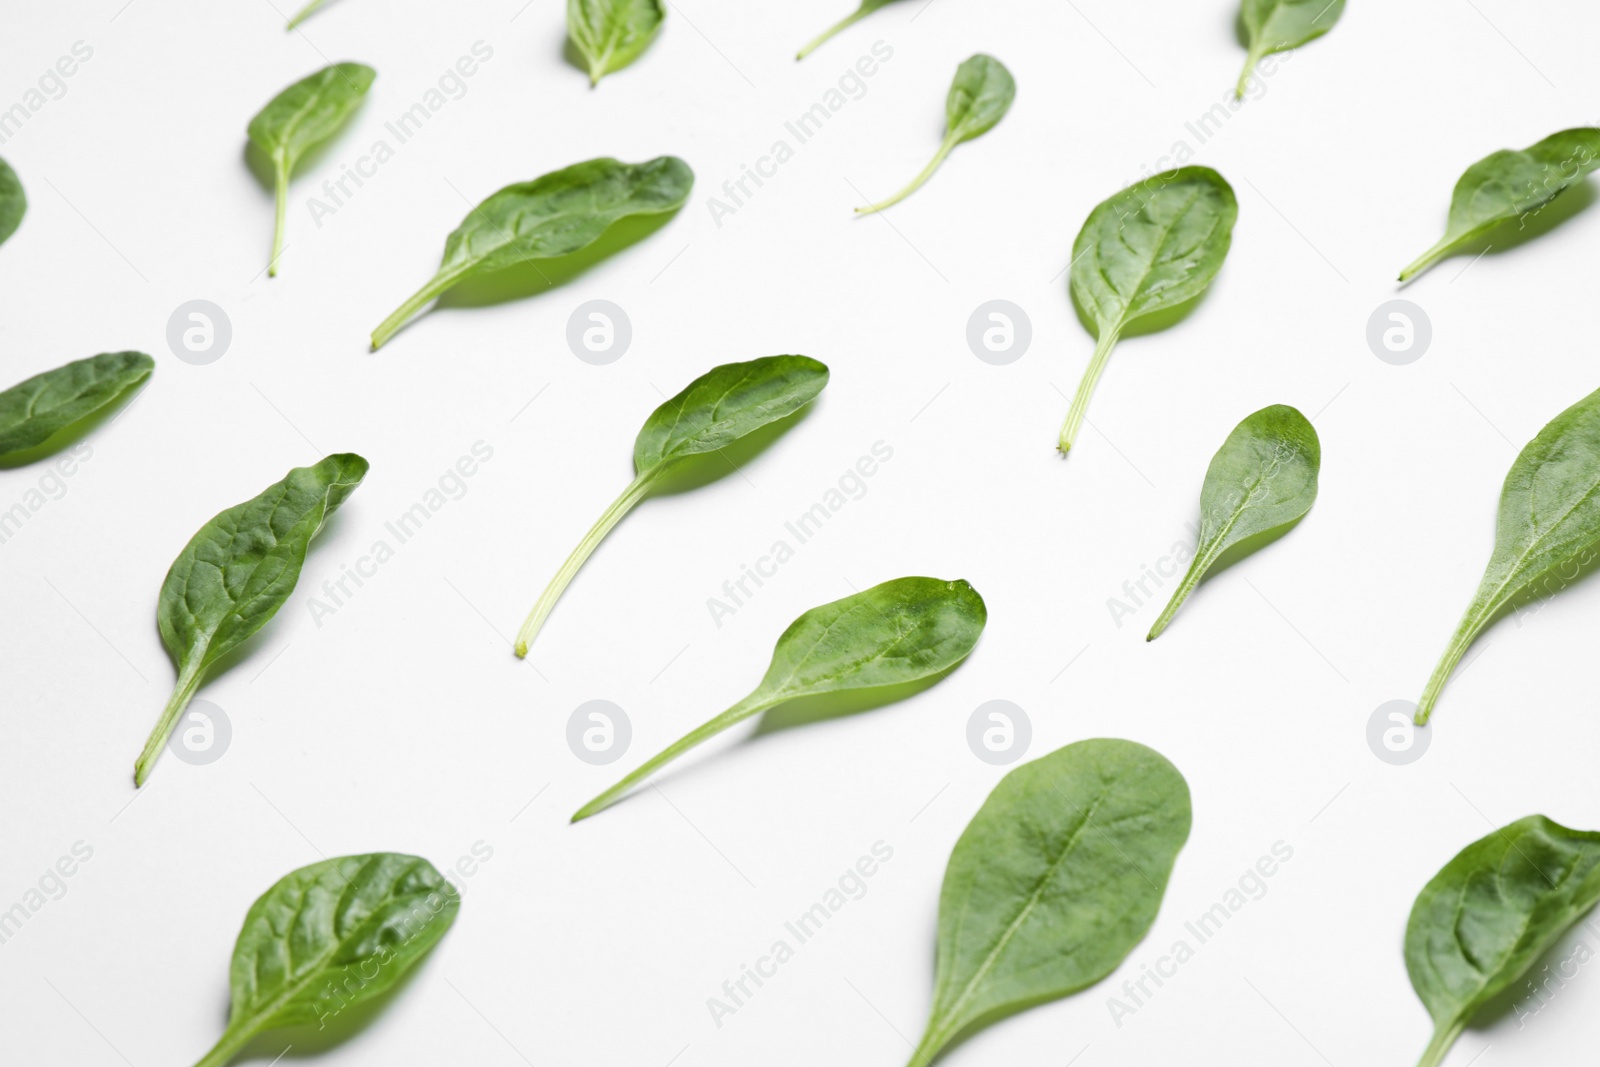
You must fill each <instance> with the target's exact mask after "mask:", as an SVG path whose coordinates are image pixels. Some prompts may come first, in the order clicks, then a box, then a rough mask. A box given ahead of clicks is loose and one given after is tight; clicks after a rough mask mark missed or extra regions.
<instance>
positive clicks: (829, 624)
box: [572, 578, 989, 822]
mask: <svg viewBox="0 0 1600 1067" xmlns="http://www.w3.org/2000/svg"><path fill="white" fill-rule="evenodd" d="M988 619H989V611H988V609H987V608H986V607H985V606H984V603H983V598H982V597H981V596H979V595H978V591H977V590H976V589H974V588H972V586H970V585H968V584H967V583H966V582H964V581H954V582H947V581H943V580H941V579H938V578H897V579H895V580H894V581H890V582H884V583H883V584H882V585H875V586H873V587H872V588H871V589H868V590H866V591H865V592H861V593H856V594H855V595H854V596H847V597H845V598H844V599H843V600H835V601H834V602H833V603H831V604H824V605H822V606H821V607H817V608H812V609H811V610H810V611H808V612H806V613H805V614H804V615H802V616H800V617H799V618H798V619H796V620H795V621H794V622H792V623H790V624H789V628H788V629H787V630H785V631H783V635H782V636H781V637H779V638H778V644H777V647H776V648H774V649H773V652H772V663H771V665H770V666H768V667H767V674H766V677H764V678H762V679H761V684H760V685H758V686H756V688H755V690H754V692H752V693H751V694H750V695H749V696H747V697H745V698H744V699H743V700H741V701H739V702H738V703H737V704H735V705H734V706H733V707H731V708H729V709H728V710H727V711H724V712H723V713H722V714H721V715H718V716H717V717H716V718H714V719H711V720H710V721H709V722H707V723H705V724H704V725H702V726H699V727H697V728H696V729H694V730H692V731H690V732H689V733H688V734H686V735H684V736H683V737H681V738H679V739H678V740H677V741H675V742H673V743H672V744H671V745H668V746H667V747H666V748H665V749H664V750H662V752H661V753H659V754H658V755H656V756H654V757H652V758H651V759H649V760H647V761H645V763H644V764H643V765H642V766H640V767H639V769H638V770H636V771H634V772H633V773H632V774H629V775H628V776H626V777H625V778H623V779H622V780H621V781H620V782H618V783H617V784H616V785H614V786H612V787H611V788H610V789H607V790H606V791H605V792H604V793H601V794H600V795H599V796H597V797H595V798H594V799H593V800H591V801H589V803H587V804H585V805H584V806H583V807H581V808H579V809H578V811H577V813H576V814H574V815H573V816H572V821H573V822H577V821H579V820H580V819H587V818H589V817H590V816H591V815H596V814H599V813H600V812H601V811H604V810H605V809H606V808H608V807H610V806H611V805H612V804H615V803H616V802H617V801H618V800H619V799H621V798H622V795H623V794H624V793H626V792H627V791H628V790H629V789H632V788H633V787H634V786H635V785H638V784H639V783H640V782H642V781H644V780H645V779H646V778H648V777H649V776H650V775H652V774H654V773H655V772H656V771H658V770H660V769H661V768H662V767H664V766H666V765H667V764H668V763H671V762H672V761H673V760H675V759H677V758H678V757H679V756H681V755H683V754H684V753H685V752H687V751H689V750H690V749H691V748H694V747H695V746H696V745H698V744H700V743H701V742H703V741H705V740H707V739H709V738H712V737H715V736H716V735H717V734H720V733H721V732H722V731H724V730H726V729H728V727H730V726H733V725H735V724H737V723H741V722H743V721H744V720H746V719H748V718H750V717H751V716H753V715H759V714H760V713H761V712H763V711H765V710H767V709H768V708H771V707H775V706H777V705H779V704H782V703H784V702H785V701H789V700H794V699H796V698H797V697H809V696H817V695H820V694H824V693H843V692H848V691H851V690H860V689H882V688H884V687H885V686H896V685H904V684H906V683H908V682H915V681H918V680H920V679H924V678H931V677H934V676H935V675H937V674H939V673H940V672H941V671H945V670H948V669H949V668H951V667H954V666H955V665H956V664H958V663H960V662H961V661H962V660H963V659H966V657H967V653H969V652H971V651H972V648H973V646H974V645H976V644H977V643H978V635H979V634H981V633H983V627H984V623H986V622H987V621H988Z"/></svg>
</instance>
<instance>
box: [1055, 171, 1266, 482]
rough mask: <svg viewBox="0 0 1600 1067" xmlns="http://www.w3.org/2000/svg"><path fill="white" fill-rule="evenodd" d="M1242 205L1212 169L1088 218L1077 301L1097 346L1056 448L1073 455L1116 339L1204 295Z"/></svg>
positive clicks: (1076, 249) (1154, 181)
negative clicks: (1141, 322)
mask: <svg viewBox="0 0 1600 1067" xmlns="http://www.w3.org/2000/svg"><path fill="white" fill-rule="evenodd" d="M1238 217H1239V202H1238V201H1237V200H1236V199H1234V195H1233V187H1232V186H1230V185H1229V184H1228V183H1227V182H1226V181H1225V180H1223V177H1222V175H1220V174H1218V173H1217V172H1216V171H1214V170H1212V169H1211V168H1210V167H1184V168H1182V169H1181V170H1174V171H1168V172H1167V173H1165V174H1157V175H1155V176H1154V177H1151V178H1146V179H1145V180H1144V181H1142V182H1139V183H1138V184H1137V185H1131V186H1129V187H1128V188H1126V189H1124V190H1122V192H1120V193H1117V194H1116V195H1115V196H1113V197H1111V199H1109V200H1107V201H1105V202H1104V203H1102V204H1101V205H1100V206H1099V207H1097V208H1095V209H1094V210H1093V211H1091V212H1090V213H1089V219H1088V221H1086V222H1085V223H1084V224H1083V229H1082V230H1081V231H1080V232H1079V233H1078V239H1077V240H1076V241H1074V242H1073V245H1072V296H1073V298H1074V299H1075V300H1076V301H1077V302H1078V307H1079V308H1081V309H1082V310H1083V313H1084V314H1085V315H1086V316H1087V317H1088V318H1089V319H1090V320H1092V321H1093V322H1094V325H1095V333H1096V335H1097V343H1096V345H1095V349H1094V356H1093V357H1092V358H1091V359H1090V361H1089V369H1088V370H1087V371H1085V372H1084V375H1083V380H1082V381H1081V382H1080V383H1079V384H1078V392H1077V394H1076V395H1074V396H1073V398H1072V407H1071V409H1070V410H1069V411H1068V412H1067V421H1066V423H1065V424H1064V425H1063V426H1062V427H1061V440H1060V442H1059V444H1058V445H1057V447H1059V448H1060V449H1061V451H1062V452H1066V451H1068V450H1069V449H1071V448H1072V442H1073V441H1074V440H1075V439H1076V438H1077V435H1078V428H1079V427H1080V426H1081V425H1082V423H1083V416H1084V412H1085V411H1086V410H1088V407H1089V397H1090V396H1091V395H1092V394H1093V393H1094V387H1095V383H1097V382H1098V381H1099V380H1100V374H1101V372H1103V371H1104V370H1105V369H1106V360H1107V359H1108V358H1109V357H1110V355H1111V349H1112V348H1113V347H1114V346H1115V345H1116V343H1117V338H1118V337H1120V336H1121V335H1122V331H1123V330H1125V329H1127V327H1128V326H1129V325H1130V324H1132V323H1134V322H1136V321H1137V320H1139V319H1142V318H1144V317H1146V316H1149V315H1154V314H1157V313H1158V312H1163V311H1171V310H1172V309H1174V308H1176V307H1177V306H1178V305H1181V304H1183V303H1185V302H1187V301H1189V300H1193V299H1194V298H1196V297H1198V296H1199V295H1200V294H1201V293H1203V292H1205V289H1206V287H1207V286H1208V285H1210V284H1211V279H1213V278H1215V277H1216V276H1217V272H1218V271H1219V270H1221V269H1222V261H1223V260H1224V259H1226V258H1227V256H1228V247H1229V245H1230V244H1232V242H1233V224H1234V220H1236V219H1237V218H1238Z"/></svg>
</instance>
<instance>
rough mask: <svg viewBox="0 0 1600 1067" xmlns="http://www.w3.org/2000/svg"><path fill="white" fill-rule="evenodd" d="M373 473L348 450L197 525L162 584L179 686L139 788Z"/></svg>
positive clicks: (163, 619) (139, 768) (160, 608)
mask: <svg viewBox="0 0 1600 1067" xmlns="http://www.w3.org/2000/svg"><path fill="white" fill-rule="evenodd" d="M366 475H367V461H366V460H364V459H362V458H361V457H360V456H357V455H353V454H350V453H344V454H341V455H334V456H328V457H327V458H325V459H323V460H322V461H321V462H320V463H317V464H316V465H315V466H311V467H296V468H295V469H294V470H292V471H290V472H289V473H288V475H286V476H285V477H284V479H283V481H281V482H278V483H277V484H276V485H272V486H269V487H268V488H267V490H266V491H265V492H264V493H262V494H261V495H260V496H258V497H256V498H255V499H254V500H247V501H245V502H244V503H243V504H238V505H235V506H234V507H231V508H229V509H228V510H227V511H224V512H222V513H221V514H219V515H218V516H217V517H216V518H214V519H212V520H211V521H210V522H208V523H206V524H205V525H204V526H202V527H200V532H199V533H197V534H195V535H194V537H192V538H190V540H189V543H188V544H187V545H185V546H184V548H183V551H182V552H180V553H179V554H178V558H177V559H176V560H174V561H173V563H172V569H171V570H169V571H167V579H166V581H165V582H163V583H162V584H161V599H160V602H159V603H158V605H157V608H156V619H157V622H158V623H159V624H160V628H161V640H162V641H163V642H164V643H165V644H166V646H167V651H168V652H169V653H170V654H171V655H172V659H173V662H174V663H175V664H176V665H177V668H178V684H177V686H176V688H174V690H173V692H172V699H171V700H170V701H168V703H167V707H166V710H165V711H163V712H162V713H161V719H160V720H159V721H158V722H157V723H156V728H155V730H154V731H153V732H152V733H151V734H150V739H149V740H148V741H147V742H145V746H144V751H143V752H141V753H140V754H139V760H138V762H137V763H136V764H135V765H134V771H133V781H134V785H143V784H144V782H145V779H146V778H148V777H149V776H150V770H151V768H152V767H154V766H155V762H156V759H157V758H158V757H159V756H160V755H161V749H162V746H164V745H165V744H166V743H167V737H168V735H170V734H171V733H172V730H173V728H174V727H175V726H177V724H178V718H179V716H180V715H182V714H183V709H184V708H186V707H188V705H189V701H191V700H193V699H194V695H195V692H196V691H197V690H198V689H199V688H200V684H201V683H202V682H204V681H205V677H206V672H207V671H209V670H210V669H211V668H212V667H213V666H214V665H215V664H216V663H217V661H218V660H220V659H222V657H223V656H225V655H227V654H228V653H229V652H231V651H233V650H234V649H235V648H237V647H239V645H240V644H242V643H243V642H244V641H245V640H246V639H248V638H249V637H251V636H252V635H254V634H255V632H256V631H257V630H259V629H261V628H262V627H263V626H265V625H266V624H267V622H268V620H270V619H271V618H272V617H273V616H274V615H276V614H277V613H278V609H279V608H281V607H283V605H284V603H285V602H286V601H287V600H288V599H289V596H290V594H291V593H293V592H294V586H295V583H296V582H297V581H299V580H300V568H301V567H302V566H304V564H305V560H306V549H307V548H308V547H309V546H310V544H311V539H312V538H313V537H315V536H316V535H317V533H318V532H319V531H321V529H322V527H323V524H324V523H326V522H327V521H328V516H330V515H332V514H333V513H334V512H335V511H336V510H338V508H339V505H340V504H343V503H344V501H345V498H346V497H348V496H349V495H350V494H351V493H353V492H355V489H356V486H358V485H360V484H361V479H363V478H365V477H366Z"/></svg>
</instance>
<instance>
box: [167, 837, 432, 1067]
mask: <svg viewBox="0 0 1600 1067" xmlns="http://www.w3.org/2000/svg"><path fill="white" fill-rule="evenodd" d="M460 909H461V897H460V896H459V894H458V893H457V891H456V888H455V886H453V885H451V884H450V883H449V882H448V881H446V880H445V878H444V876H443V875H441V874H440V873H439V872H438V871H437V870H435V869H434V867H433V864H431V863H429V862H428V861H427V860H423V859H418V858H417V857H415V856H403V855H400V854H398V853H394V852H377V853H373V854H371V855H366V856H341V857H339V858H338V859H331V860H323V861H322V862H321V863H313V864H312V865H311V866H309V867H302V868H300V869H299V870H297V871H294V872H292V873H290V874H288V875H287V876H285V877H284V878H282V879H281V880H280V881H279V882H278V883H277V884H276V885H274V886H273V887H272V888H271V889H269V890H267V891H266V893H264V894H263V895H262V896H261V898H260V899H259V900H257V901H256V902H255V903H254V904H253V905H251V907H250V911H249V913H248V914H247V915H246V916H245V918H244V929H242V930H240V931H239V940H238V941H237V943H235V945H234V947H233V963H232V966H230V967H229V969H228V979H229V981H228V984H229V986H230V987H231V988H232V992H233V1008H232V1011H231V1012H230V1013H229V1017H228V1026H227V1028H226V1029H225V1030H224V1031H223V1033H222V1039H221V1040H220V1041H218V1042H217V1044H216V1046H215V1047H214V1048H212V1050H211V1051H210V1052H208V1053H206V1055H205V1056H204V1057H202V1058H201V1060H200V1062H199V1063H197V1064H196V1065H195V1067H223V1065H224V1064H226V1063H228V1062H230V1061H231V1060H232V1059H233V1058H234V1057H235V1056H237V1055H238V1054H239V1053H240V1052H242V1051H243V1050H244V1047H245V1046H246V1045H248V1044H249V1043H250V1041H251V1040H252V1039H253V1038H255V1037H256V1036H257V1035H258V1034H261V1033H264V1032H266V1031H268V1030H277V1029H282V1028H284V1027H290V1026H310V1025H313V1024H315V1025H317V1026H319V1027H321V1026H325V1025H326V1024H327V1023H328V1021H329V1020H330V1019H333V1018H334V1017H336V1016H338V1015H339V1014H340V1013H341V1012H343V1011H344V1010H345V1009H346V1008H351V1007H354V1006H356V1005H359V1004H365V1003H370V1002H371V1001H372V1000H373V999H374V998H376V997H377V996H379V995H380V994H382V993H383V992H385V991H386V990H388V989H389V988H391V987H392V986H393V985H394V984H395V983H396V982H398V981H399V980H400V978H401V976H402V975H404V974H405V973H406V971H408V970H410V969H411V968H412V967H413V966H415V965H416V963H417V962H418V961H419V960H421V959H422V957H423V956H424V955H426V954H427V952H428V950H429V949H431V948H432V947H433V946H434V945H435V944H437V943H438V941H439V939H440V938H442V937H443V936H444V935H445V932H446V931H447V930H449V929H450V924H451V923H453V922H455V921H456V913H457V912H458V911H460Z"/></svg>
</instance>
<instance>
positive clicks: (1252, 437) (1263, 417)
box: [1145, 404, 1322, 641]
mask: <svg viewBox="0 0 1600 1067" xmlns="http://www.w3.org/2000/svg"><path fill="white" fill-rule="evenodd" d="M1321 469H1322V444H1321V442H1320V441H1318V440H1317V431H1316V430H1315V429H1314V428H1313V427H1312V425H1311V423H1310V422H1308V421H1306V417H1305V416H1304V415H1302V414H1300V412H1298V411H1296V410H1295V409H1294V408H1291V407H1287V406H1285V405H1283V404H1274V405H1273V406H1272V407H1269V408H1262V409H1261V410H1260V411H1258V412H1256V413H1255V414H1253V415H1250V416H1248V417H1247V418H1246V419H1245V420H1244V421H1243V422H1241V423H1240V424H1239V425H1238V426H1235V427H1234V428H1233V432H1232V433H1230V434H1229V435H1228V439H1227V440H1226V441H1224V442H1222V447H1221V448H1219V449H1218V450H1217V454H1216V455H1215V456H1212V457H1211V465H1210V466H1209V467H1207V468H1206V480H1205V484H1204V485H1202V486H1201V488H1200V537H1199V540H1198V543H1197V544H1196V545H1195V554H1194V561H1193V562H1192V563H1190V564H1189V573H1188V574H1185V575H1184V576H1183V581H1182V582H1180V583H1178V588H1177V589H1176V590H1174V591H1173V593H1172V600H1171V601H1170V602H1168V604H1167V607H1166V610H1164V611H1163V612H1162V613H1161V617H1160V618H1158V619H1157V620H1156V624H1155V625H1154V626H1152V627H1151V628H1150V636H1149V637H1147V638H1145V640H1147V641H1154V640H1155V639H1156V638H1157V637H1159V636H1161V631H1162V630H1165V629H1166V628H1167V624H1168V623H1169V622H1171V621H1172V617H1173V616H1174V615H1176V614H1177V613H1178V609H1179V608H1180V607H1182V606H1183V602H1184V601H1185V600H1186V599H1188V596H1189V594H1190V593H1191V592H1193V591H1194V587H1195V586H1197V585H1199V584H1200V579H1201V578H1204V577H1205V574H1206V572H1207V571H1209V570H1210V569H1211V568H1212V567H1213V566H1214V565H1215V564H1216V562H1217V560H1218V559H1220V558H1221V557H1222V555H1223V553H1224V552H1226V551H1227V550H1228V549H1230V548H1235V547H1236V546H1237V547H1239V548H1240V550H1241V551H1247V550H1249V549H1250V547H1251V546H1252V544H1257V543H1258V542H1259V540H1260V539H1262V538H1265V537H1269V536H1271V535H1272V534H1274V533H1277V532H1278V531H1281V530H1284V529H1285V528H1287V527H1289V526H1291V525H1293V524H1294V523H1296V522H1299V521H1300V518H1301V516H1303V515H1305V513H1306V512H1308V511H1310V510H1311V505H1312V504H1313V503H1314V502H1315V501H1316V499H1317V474H1318V472H1319V471H1320V470H1321Z"/></svg>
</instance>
